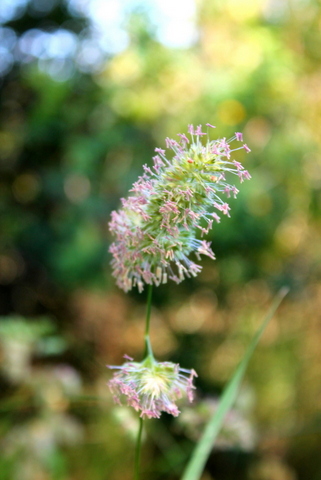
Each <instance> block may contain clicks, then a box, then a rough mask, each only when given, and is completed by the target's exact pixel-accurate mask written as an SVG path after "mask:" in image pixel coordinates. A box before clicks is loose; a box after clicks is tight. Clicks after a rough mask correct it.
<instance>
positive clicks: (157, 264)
mask: <svg viewBox="0 0 321 480" xmlns="http://www.w3.org/2000/svg"><path fill="white" fill-rule="evenodd" d="M207 127H208V128H215V127H213V125H210V124H207ZM188 135H189V136H187V135H185V134H178V137H179V141H176V140H173V139H170V138H166V147H167V148H168V149H169V150H171V151H172V155H171V158H168V156H167V155H166V152H165V150H162V149H160V148H156V149H155V151H156V155H155V156H154V157H153V162H154V165H153V167H152V168H150V167H148V166H147V165H144V166H143V168H144V174H143V175H142V176H141V177H139V179H138V181H137V182H136V183H134V185H133V188H132V189H131V192H132V195H131V196H129V197H128V198H127V199H124V198H123V199H122V208H121V209H120V210H119V211H117V212H116V211H114V212H112V219H111V222H110V223H109V227H110V231H111V232H112V233H113V234H114V235H115V236H116V241H115V242H114V243H113V244H112V245H111V246H110V252H111V253H112V255H113V260H112V267H113V275H114V277H116V279H117V285H118V286H119V287H120V288H122V289H123V290H125V291H126V292H127V291H128V290H130V289H131V288H132V287H133V286H135V285H137V287H138V289H139V291H142V290H143V286H144V283H147V284H155V285H159V284H160V283H166V282H167V279H168V278H169V279H171V280H174V281H175V282H177V283H178V282H180V281H182V280H183V279H184V278H185V277H190V276H196V275H197V274H198V272H199V271H200V270H201V266H200V265H198V264H196V263H195V262H194V261H192V260H191V259H190V254H191V253H192V252H194V253H195V255H196V258H197V259H198V260H199V259H200V255H201V254H202V255H207V256H208V257H210V258H212V259H215V256H214V253H213V251H212V249H211V246H210V242H207V241H206V240H202V239H198V238H197V233H200V236H201V238H202V237H203V236H204V235H205V234H207V233H208V232H209V230H210V229H211V228H212V225H213V222H214V221H215V222H217V223H218V222H219V221H220V216H219V214H218V212H219V213H222V214H223V215H227V216H230V214H229V210H230V207H229V205H228V203H226V202H225V200H223V199H222V197H224V196H226V197H227V198H229V197H230V196H231V194H232V195H233V196H234V197H236V195H237V193H238V189H237V188H236V187H235V185H231V184H229V183H227V180H226V175H227V174H234V175H236V176H238V178H239V180H240V182H241V183H242V182H243V180H245V179H250V178H251V176H250V174H249V173H248V171H247V170H244V168H243V166H242V165H241V163H240V162H237V161H235V160H233V159H231V153H232V152H234V151H235V150H240V149H244V150H245V151H246V152H249V151H250V149H249V147H248V146H247V145H246V144H242V146H240V147H238V148H234V149H231V148H230V143H231V142H232V141H234V140H236V141H239V142H242V141H243V136H242V134H241V133H239V132H237V133H235V135H234V136H233V137H232V138H230V139H229V140H226V139H225V138H221V139H218V140H210V139H209V136H208V134H207V133H204V132H203V131H202V126H201V125H199V126H198V127H196V128H194V126H193V125H189V126H188Z"/></svg>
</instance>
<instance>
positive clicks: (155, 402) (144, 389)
mask: <svg viewBox="0 0 321 480" xmlns="http://www.w3.org/2000/svg"><path fill="white" fill-rule="evenodd" d="M125 358H126V359H127V360H129V361H128V362H126V363H124V364H123V365H122V366H108V367H109V368H112V369H117V371H116V372H115V373H114V376H113V378H112V379H111V380H109V382H108V385H109V388H110V390H111V392H112V394H113V396H114V401H115V402H116V403H118V404H120V405H121V402H120V397H121V396H122V395H124V396H125V397H127V404H128V405H129V406H131V407H134V409H135V410H136V411H140V412H141V414H140V416H141V417H142V418H145V417H147V418H159V417H160V415H161V412H167V413H170V414H171V415H174V417H177V416H178V414H179V413H180V411H179V410H178V408H177V405H176V404H175V402H176V401H177V400H178V399H179V398H181V397H182V396H183V395H184V394H185V395H186V396H187V398H188V400H189V401H190V402H192V401H193V390H194V389H195V387H194V385H193V378H194V377H196V376H197V374H196V372H195V371H194V370H186V369H184V368H180V366H179V365H177V364H175V363H171V362H156V360H155V359H154V358H153V357H152V356H150V355H149V356H148V357H147V358H146V359H145V360H144V361H143V362H141V363H137V362H133V361H132V360H133V359H132V358H130V357H128V356H127V355H125Z"/></svg>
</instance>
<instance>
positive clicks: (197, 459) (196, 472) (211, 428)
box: [181, 288, 288, 480]
mask: <svg viewBox="0 0 321 480" xmlns="http://www.w3.org/2000/svg"><path fill="white" fill-rule="evenodd" d="M287 293H288V289H287V288H282V289H281V290H280V292H279V293H278V295H277V296H276V298H275V300H274V302H273V304H272V306H271V308H270V310H269V312H268V313H267V315H266V317H265V318H264V320H263V322H262V325H261V326H260V328H259V329H258V331H257V333H256V334H255V336H254V338H253V340H252V341H251V343H250V345H249V346H248V348H247V350H246V352H245V354H244V356H243V358H242V360H241V362H240V364H239V365H238V367H237V368H236V370H235V372H234V374H233V376H232V378H231V380H230V381H229V383H228V384H227V386H226V388H225V390H224V392H223V394H222V397H221V400H220V403H219V406H218V409H217V410H216V412H215V414H214V415H213V417H212V418H211V419H210V421H209V423H208V424H207V426H206V428H205V431H204V433H203V436H202V437H201V439H200V441H199V443H198V444H197V446H196V448H195V450H194V452H193V454H192V457H191V459H190V461H189V462H188V464H187V467H186V469H185V471H184V473H183V476H182V479H181V480H199V479H200V478H201V475H202V472H203V470H204V467H205V464H206V461H207V459H208V457H209V455H210V452H211V450H212V448H213V445H214V442H215V439H216V437H217V435H218V433H219V432H220V429H221V427H222V425H223V422H224V418H225V416H226V414H227V413H228V411H229V410H230V408H231V407H232V406H233V403H234V402H235V400H236V396H237V393H238V390H239V388H240V385H241V382H242V379H243V377H244V373H245V371H246V368H247V366H248V363H249V361H250V358H251V356H252V354H253V352H254V350H255V348H256V346H257V344H258V342H259V340H260V338H261V336H262V334H263V332H264V330H265V329H266V327H267V325H268V323H269V321H270V320H271V318H272V317H273V315H274V314H275V312H276V310H277V308H278V307H279V305H280V303H281V302H282V300H283V298H284V297H285V295H286V294H287Z"/></svg>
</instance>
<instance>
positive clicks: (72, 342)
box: [0, 0, 321, 480]
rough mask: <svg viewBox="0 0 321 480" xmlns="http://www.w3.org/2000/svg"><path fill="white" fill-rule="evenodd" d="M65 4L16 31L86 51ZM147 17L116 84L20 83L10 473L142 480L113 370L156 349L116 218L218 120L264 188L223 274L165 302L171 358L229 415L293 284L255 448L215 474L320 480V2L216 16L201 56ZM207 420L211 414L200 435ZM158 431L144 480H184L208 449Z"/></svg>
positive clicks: (214, 6) (7, 235)
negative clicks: (166, 155) (180, 138)
mask: <svg viewBox="0 0 321 480" xmlns="http://www.w3.org/2000/svg"><path fill="white" fill-rule="evenodd" d="M31 3H32V2H31ZM64 5H65V3H64V2H56V7H55V9H53V10H52V11H51V12H47V13H46V15H45V14H43V15H42V16H39V15H38V16H32V15H31V14H30V12H29V13H28V12H26V13H25V14H24V15H21V17H20V18H19V19H18V20H16V21H11V22H8V23H7V27H10V28H11V29H12V30H14V31H15V32H16V33H17V35H22V34H23V33H24V32H26V31H29V30H30V29H31V28H33V29H34V28H38V29H44V30H46V29H47V30H48V31H53V30H55V29H58V28H59V27H61V26H64V28H66V29H70V31H73V32H76V33H77V34H79V38H81V35H83V32H84V31H85V29H86V28H87V24H88V20H87V19H85V18H83V17H81V16H79V17H77V16H73V15H72V14H71V13H70V12H69V11H68V10H67V9H66V8H65V7H64ZM127 20H128V22H127V32H128V34H129V37H130V42H129V45H128V47H127V48H126V49H125V50H123V51H121V52H119V53H117V54H114V55H110V56H109V57H108V58H106V60H105V63H104V65H103V66H102V68H100V70H97V71H96V72H92V73H90V72H84V71H82V70H81V69H79V68H77V66H74V70H73V74H72V75H70V76H67V77H66V78H65V79H59V78H58V79H57V78H55V77H53V76H52V75H50V73H48V72H46V70H45V69H43V68H41V65H40V62H37V60H36V59H34V61H29V62H22V63H19V61H17V62H16V64H15V65H14V66H13V67H12V69H11V70H9V71H8V72H7V73H6V74H5V75H4V76H3V78H2V80H1V92H0V102H1V110H0V171H1V175H0V212H1V216H0V313H1V315H2V317H1V319H0V349H1V356H0V361H1V377H0V384H1V403H0V411H1V421H0V431H1V440H0V447H1V452H2V453H1V459H0V472H1V473H0V478H1V480H2V479H3V480H7V479H8V480H9V479H10V480H12V479H13V480H29V479H31V478H32V479H41V480H42V479H44V480H52V479H54V480H56V479H59V480H71V479H72V478H77V480H82V479H85V478H86V479H87V478H91V479H92V480H96V479H97V480H98V479H99V480H101V479H102V478H106V479H107V478H108V480H113V479H116V478H117V479H119V478H121V479H122V480H126V479H127V478H128V479H129V478H131V462H132V458H133V454H132V451H133V431H135V427H136V421H137V419H136V418H135V416H134V415H132V414H131V412H128V411H127V410H126V409H123V411H120V410H119V409H114V408H113V406H112V401H111V398H110V395H109V392H108V391H107V388H106V386H105V383H106V380H107V378H108V372H107V371H105V367H104V365H105V363H106V362H108V363H113V364H116V363H119V362H121V357H122V355H123V354H124V353H127V354H130V355H133V356H136V357H137V358H139V357H140V355H141V354H142V340H141V339H142V332H143V317H144V302H145V296H144V294H143V295H138V294H137V293H136V292H133V293H131V294H129V295H127V296H126V295H124V294H122V293H121V292H118V291H117V290H116V288H115V287H114V280H113V279H112V278H111V277H110V269H109V265H108V263H109V259H110V258H109V254H108V245H109V243H110V241H111V239H110V236H109V232H108V227H107V223H108V220H109V215H110V212H111V210H112V209H114V208H117V207H118V205H119V202H120V197H122V196H125V195H127V192H128V190H129V188H130V187H131V184H132V183H133V181H135V180H136V179H137V177H138V175H140V174H141V172H142V164H144V163H147V164H150V163H151V157H152V156H153V151H154V148H155V147H156V146H158V147H161V148H163V147H164V138H165V137H166V136H169V137H175V136H176V134H177V133H178V132H184V131H186V128H187V124H188V123H194V124H199V123H202V124H205V123H206V122H210V123H212V124H214V125H216V126H217V128H216V130H215V134H217V136H224V137H229V136H231V134H233V133H234V132H235V131H243V132H244V136H245V139H246V142H247V143H248V144H249V145H250V147H251V149H252V153H251V155H248V156H246V157H245V155H243V152H237V153H238V154H239V155H238V156H237V159H241V160H242V161H243V162H244V164H245V168H247V169H248V170H249V171H250V172H251V174H252V177H253V178H252V180H251V182H249V183H247V185H246V188H244V189H242V191H241V193H240V194H239V197H238V200H237V201H234V202H233V203H232V205H231V207H232V211H231V218H230V219H229V218H226V219H222V222H221V224H220V225H218V226H217V227H216V228H215V229H214V230H213V233H212V236H211V238H210V240H212V241H213V249H214V252H215V253H216V256H217V260H216V261H215V262H212V261H206V260H203V266H204V268H203V271H202V273H201V274H200V275H199V276H198V277H197V278H196V279H192V280H186V281H185V282H183V283H182V284H181V285H179V286H177V287H176V286H175V289H174V288H173V287H172V286H171V285H164V286H161V287H160V288H159V289H155V297H154V305H155V306H154V311H153V319H152V321H153V324H152V337H153V336H154V343H155V351H156V353H157V355H158V356H159V357H160V358H162V359H167V360H173V361H179V362H180V363H181V364H183V365H184V366H185V367H186V368H192V367H193V368H195V369H196V370H197V371H198V373H199V374H200V377H199V382H198V387H199V395H200V399H202V398H203V399H205V400H206V402H209V404H211V402H215V401H216V400H215V399H216V398H217V395H218V394H219V392H220V391H221V389H222V387H223V385H224V384H225V383H226V381H227V380H228V378H229V376H230V374H231V372H232V371H233V369H234V368H235V365H236V364H237V362H238V360H239V359H240V358H241V356H242V352H243V351H244V348H245V346H246V344H247V342H248V338H250V336H252V334H253V332H254V331H255V330H256V328H257V325H258V322H259V320H260V315H261V314H263V313H264V312H265V310H266V306H267V304H268V302H269V300H270V298H271V297H272V296H273V294H274V292H275V291H276V290H278V288H279V287H280V286H282V285H288V286H290V289H291V292H290V295H289V298H288V299H287V301H286V302H285V304H284V305H283V307H282V308H281V310H280V312H279V314H278V316H277V317H276V318H275V319H274V320H273V321H272V323H271V325H270V326H269V328H268V331H267V332H266V335H265V339H264V341H263V343H262V345H261V347H260V348H259V349H258V351H257V353H256V354H255V358H254V361H253V362H252V365H251V367H250V370H249V372H248V375H247V384H246V385H245V388H244V394H243V399H244V402H245V403H246V405H245V406H244V405H243V406H242V407H239V410H238V411H237V412H235V418H239V416H242V412H244V411H246V418H245V420H243V421H246V422H252V428H253V429H254V430H255V432H256V437H257V440H256V443H255V446H254V447H253V449H252V450H251V451H250V452H248V451H246V452H244V451H242V448H239V446H237V445H236V446H235V445H232V446H231V445H230V446H229V447H226V448H223V450H221V451H219V450H218V449H216V450H215V449H214V451H213V456H212V458H211V459H210V461H209V464H208V468H207V471H206V473H205V475H204V480H210V479H215V480H229V479H232V478H233V479H235V478H238V479H240V480H242V479H246V480H306V479H307V478H309V480H318V479H319V478H320V476H321V463H320V458H319V455H318V452H319V451H320V447H321V433H320V418H321V417H320V408H321V403H320V401H321V369H320V360H321V353H320V352H321V350H320V340H319V338H320V331H321V318H320V313H319V312H320V307H321V305H320V299H321V269H320V260H321V246H320V245H321V242H320V233H321V221H320V218H321V217H320V210H321V153H320V151H321V150H320V146H321V145H320V144H321V135H320V127H319V125H320V120H321V75H320V62H321V54H320V52H321V49H320V45H321V33H320V22H321V9H320V2H319V1H318V0H306V1H301V2H300V1H297V0H287V1H285V2H282V3H280V4H278V3H277V2H273V1H266V0H257V1H254V2H253V1H251V0H227V1H226V2H224V3H223V2H219V1H218V0H208V1H206V2H205V1H200V2H197V18H196V21H197V29H198V39H197V41H196V43H195V45H193V46H192V47H190V48H186V49H174V48H172V49H171V48H168V47H165V46H164V45H163V44H161V43H160V42H159V41H158V40H157V38H156V36H155V34H154V30H153V28H152V26H151V25H150V23H149V20H148V15H146V14H140V13H139V12H138V13H135V14H132V15H131V16H130V17H129V18H128V19H127ZM44 317H45V318H44ZM17 331H19V335H16V334H15V332H17ZM241 400H242V398H241V399H240V401H241ZM206 402H205V403H206ZM198 409H199V410H200V411H201V414H200V416H199V420H197V418H196V417H195V415H196V416H197V412H198ZM125 412H126V413H125ZM232 416H233V415H232ZM201 420H202V403H201V404H200V405H199V406H198V407H197V408H196V409H195V412H194V417H193V418H192V423H191V425H189V426H186V431H187V432H190V431H191V429H192V428H193V425H194V424H197V425H198V423H199V422H201ZM149 423H150V425H149V428H148V430H149V432H148V439H146V442H145V446H144V448H145V458H144V465H145V476H144V478H146V479H148V478H153V479H155V480H156V479H165V478H166V479H169V480H170V479H177V478H179V475H180V472H181V471H182V467H183V465H184V462H185V461H186V459H187V458H188V455H189V453H190V452H191V450H192V441H193V440H194V438H195V435H194V437H193V435H189V434H187V435H186V432H184V431H183V430H182V428H181V427H180V426H179V425H178V424H176V423H175V422H173V421H170V420H169V419H168V418H165V419H164V420H162V421H161V422H149ZM246 425H248V424H246ZM246 428H248V427H246ZM227 429H228V426H227ZM190 437H191V438H192V439H191V438H190ZM240 438H242V435H240ZM243 450H244V449H243Z"/></svg>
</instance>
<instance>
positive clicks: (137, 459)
mask: <svg viewBox="0 0 321 480" xmlns="http://www.w3.org/2000/svg"><path fill="white" fill-rule="evenodd" d="M152 292H153V285H149V286H148V294H147V310H146V323H145V334H144V338H145V351H144V358H146V357H150V358H151V359H154V355H153V350H152V346H151V343H150V338H149V328H150V312H151V309H152ZM142 432H143V419H142V418H140V419H139V428H138V434H137V440H136V450H135V472H134V480H139V469H140V452H141V449H142Z"/></svg>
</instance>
